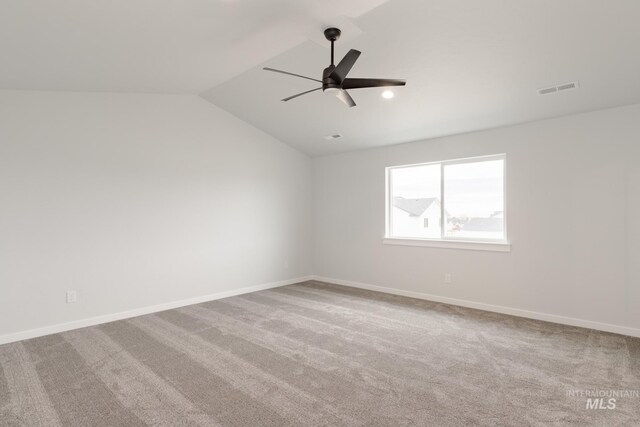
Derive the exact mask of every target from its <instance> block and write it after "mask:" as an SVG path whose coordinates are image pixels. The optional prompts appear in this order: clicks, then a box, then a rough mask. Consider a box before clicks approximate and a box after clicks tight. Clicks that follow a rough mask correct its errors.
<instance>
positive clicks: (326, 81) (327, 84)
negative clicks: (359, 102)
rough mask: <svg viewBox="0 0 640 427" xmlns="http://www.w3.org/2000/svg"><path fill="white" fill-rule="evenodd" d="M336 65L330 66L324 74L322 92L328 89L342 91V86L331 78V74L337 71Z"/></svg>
mask: <svg viewBox="0 0 640 427" xmlns="http://www.w3.org/2000/svg"><path fill="white" fill-rule="evenodd" d="M335 68H336V67H335V65H329V66H328V67H327V68H325V69H324V71H323V72H322V91H323V92H324V91H326V90H327V89H329V90H332V89H342V86H341V85H340V84H338V82H336V81H335V80H333V79H332V78H331V73H332V72H333V70H334V69H335Z"/></svg>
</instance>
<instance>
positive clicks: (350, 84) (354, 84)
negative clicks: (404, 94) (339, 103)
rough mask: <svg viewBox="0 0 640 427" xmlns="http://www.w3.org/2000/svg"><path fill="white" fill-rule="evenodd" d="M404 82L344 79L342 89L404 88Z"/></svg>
mask: <svg viewBox="0 0 640 427" xmlns="http://www.w3.org/2000/svg"><path fill="white" fill-rule="evenodd" d="M405 84H407V82H406V81H404V80H394V79H344V81H343V82H342V88H343V89H362V88H366V87H385V86H404V85H405Z"/></svg>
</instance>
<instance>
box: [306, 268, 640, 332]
mask: <svg viewBox="0 0 640 427" xmlns="http://www.w3.org/2000/svg"><path fill="white" fill-rule="evenodd" d="M311 277H312V280H317V281H320V282H327V283H333V284H336V285H342V286H349V287H352V288H359V289H367V290H370V291H377V292H383V293H386V294H392V295H400V296H404V297H410V298H416V299H422V300H427V301H433V302H441V303H444V304H451V305H457V306H460V307H467V308H475V309H478V310H484V311H492V312H494V313H502V314H509V315H511V316H517V317H525V318H527V319H535V320H544V321H546V322H552V323H559V324H562V325H570V326H578V327H581V328H588V329H595V330H598V331H605V332H613V333H615V334H621V335H628V336H631V337H639V338H640V329H638V328H631V327H628V326H620V325H612V324H610V323H601V322H594V321H592V320H584V319H576V318H573V317H565V316H559V315H557V314H548V313H540V312H537V311H529V310H522V309H519V308H511V307H505V306H501V305H492V304H485V303H482V302H475V301H469V300H463V299H457V298H449V297H443V296H439V295H432V294H425V293H422V292H412V291H403V290H401V289H393V288H385V287H383V286H376V285H370V284H368V283H360V282H352V281H349V280H342V279H335V278H331V277H323V276H311Z"/></svg>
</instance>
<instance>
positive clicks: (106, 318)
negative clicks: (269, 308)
mask: <svg viewBox="0 0 640 427" xmlns="http://www.w3.org/2000/svg"><path fill="white" fill-rule="evenodd" d="M307 280H311V276H304V277H297V278H295V279H288V280H281V281H279V282H272V283H264V284H262V285H256V286H248V287H245V288H240V289H233V290H230V291H224V292H217V293H215V294H210V295H203V296H200V297H195V298H188V299H183V300H179V301H172V302H167V303H164V304H157V305H152V306H147V307H140V308H135V309H133V310H127V311H121V312H119V313H113V314H105V315H102V316H96V317H90V318H87V319H80V320H74V321H72V322H67V323H58V324H56V325H51V326H44V327H42V328H36V329H29V330H26V331H20V332H15V333H11V334H7V335H0V345H2V344H8V343H11V342H15V341H22V340H26V339H29V338H36V337H41V336H44V335H51V334H57V333H59V332H65V331H70V330H72V329H79V328H86V327H87V326H94V325H99V324H102V323H108V322H113V321H116V320H122V319H129V318H131V317H136V316H142V315H145V314H151V313H157V312H159V311H165V310H171V309H172V308H178V307H184V306H186V305H193V304H200V303H202V302H207V301H213V300H217V299H222V298H228V297H232V296H235V295H241V294H248V293H250V292H256V291H262V290H265V289H272V288H278V287H280V286H286V285H293V284H294V283H300V282H305V281H307Z"/></svg>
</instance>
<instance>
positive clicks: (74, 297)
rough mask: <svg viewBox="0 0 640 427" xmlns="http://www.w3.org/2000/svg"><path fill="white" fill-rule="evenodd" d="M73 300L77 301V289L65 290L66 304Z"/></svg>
mask: <svg viewBox="0 0 640 427" xmlns="http://www.w3.org/2000/svg"><path fill="white" fill-rule="evenodd" d="M74 302H78V292H77V291H67V304H71V303H74Z"/></svg>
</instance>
